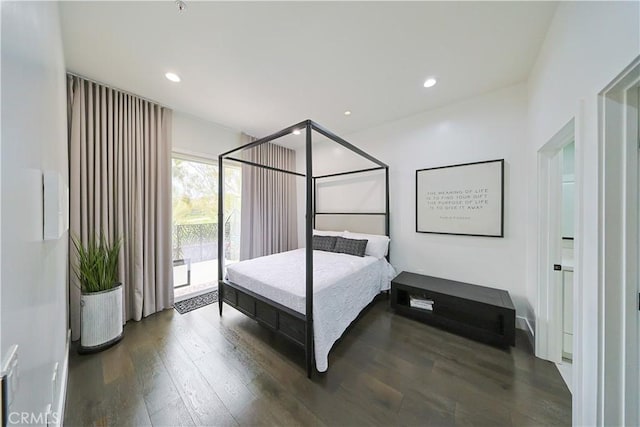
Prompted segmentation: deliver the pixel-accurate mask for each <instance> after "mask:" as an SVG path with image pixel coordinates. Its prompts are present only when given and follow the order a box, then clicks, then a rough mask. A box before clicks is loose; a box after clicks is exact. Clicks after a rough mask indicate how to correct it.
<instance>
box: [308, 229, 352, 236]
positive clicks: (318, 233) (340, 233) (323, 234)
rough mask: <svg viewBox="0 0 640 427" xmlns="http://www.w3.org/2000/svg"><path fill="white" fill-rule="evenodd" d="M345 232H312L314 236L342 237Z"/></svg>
mask: <svg viewBox="0 0 640 427" xmlns="http://www.w3.org/2000/svg"><path fill="white" fill-rule="evenodd" d="M344 233H346V231H329V230H326V231H325V230H313V235H314V236H340V237H344Z"/></svg>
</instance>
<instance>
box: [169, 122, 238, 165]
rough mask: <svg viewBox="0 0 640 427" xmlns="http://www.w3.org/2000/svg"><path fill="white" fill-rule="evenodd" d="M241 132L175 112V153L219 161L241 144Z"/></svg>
mask: <svg viewBox="0 0 640 427" xmlns="http://www.w3.org/2000/svg"><path fill="white" fill-rule="evenodd" d="M240 135H241V133H240V131H238V130H234V129H230V128H227V127H224V126H222V125H218V124H216V123H213V122H209V121H206V120H203V119H200V118H198V117H195V116H192V115H189V114H186V113H182V112H180V111H174V112H173V129H172V137H173V142H172V144H173V151H174V152H179V153H183V154H191V155H194V156H198V157H204V158H209V159H214V160H215V161H216V162H217V161H218V155H219V154H221V153H223V152H225V151H227V150H230V149H232V148H234V147H237V146H238V145H239V144H240Z"/></svg>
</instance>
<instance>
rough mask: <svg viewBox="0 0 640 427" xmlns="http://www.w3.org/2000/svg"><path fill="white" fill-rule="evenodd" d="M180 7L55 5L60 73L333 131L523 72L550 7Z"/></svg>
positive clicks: (204, 107)
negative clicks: (168, 75)
mask: <svg viewBox="0 0 640 427" xmlns="http://www.w3.org/2000/svg"><path fill="white" fill-rule="evenodd" d="M187 3H188V7H187V9H186V10H185V11H184V12H182V13H179V12H178V10H177V7H176V5H175V3H174V2H173V1H163V2H93V1H91V2H64V3H62V4H61V15H62V27H63V40H64V46H65V55H66V62H67V67H68V69H69V70H70V71H73V72H76V73H79V74H82V75H85V76H87V77H89V78H92V79H95V80H98V81H101V82H104V83H108V84H110V85H113V86H115V87H119V88H121V89H124V90H127V91H130V92H133V93H136V94H139V95H141V96H144V97H147V98H151V99H153V100H156V101H158V102H160V103H163V104H165V105H168V106H170V107H172V108H174V109H176V110H181V111H184V112H188V113H191V114H194V115H196V116H200V117H202V118H205V119H208V120H211V121H214V122H217V123H220V124H222V125H226V126H228V127H231V128H234V129H239V130H244V131H247V132H249V133H252V134H254V135H257V136H261V135H265V134H268V133H271V132H273V131H276V130H278V129H280V128H282V127H284V126H287V125H290V124H293V123H296V122H298V121H301V120H303V119H306V118H312V119H314V120H315V121H317V122H318V123H321V124H322V125H324V126H326V127H327V128H329V129H331V130H333V131H335V132H337V133H342V134H347V133H349V132H353V131H356V130H360V129H364V128H367V127H371V126H374V125H377V124H381V123H383V122H386V121H389V120H393V119H398V118H401V117H406V116H409V115H411V114H414V113H418V112H420V111H424V110H427V109H431V108H434V107H438V106H441V105H444V104H448V103H451V102H454V101H456V100H460V99H464V98H468V97H470V96H474V95H478V94H481V93H485V92H488V91H491V90H494V89H497V88H500V87H505V86H508V85H511V84H515V83H518V82H522V81H524V80H526V78H527V76H528V74H529V71H530V69H531V67H532V65H533V63H534V60H535V58H536V55H537V53H538V50H539V48H540V45H541V44H542V41H543V39H544V36H545V34H546V31H547V28H548V25H549V23H550V20H551V17H552V15H553V13H554V11H555V7H556V4H555V3H549V2H406V3H405V2H371V3H369V2H277V3H276V2H194V1H187ZM167 71H174V72H176V73H178V74H179V75H180V76H181V77H182V82H181V83H178V84H175V83H171V82H169V81H168V80H166V79H165V78H164V73H165V72H167ZM429 76H436V77H437V78H438V84H437V85H436V86H435V87H433V88H430V89H425V88H423V87H422V84H423V82H424V80H425V79H426V78H427V77H429ZM347 109H348V110H351V111H353V114H352V115H351V116H349V117H346V116H344V114H343V113H344V111H345V110H347Z"/></svg>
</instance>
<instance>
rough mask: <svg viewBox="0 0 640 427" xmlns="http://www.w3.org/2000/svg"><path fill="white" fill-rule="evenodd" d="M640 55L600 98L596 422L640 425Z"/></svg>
mask: <svg viewBox="0 0 640 427" xmlns="http://www.w3.org/2000/svg"><path fill="white" fill-rule="evenodd" d="M639 86H640V56H638V57H637V58H636V59H635V60H634V61H633V62H632V63H631V64H630V65H629V66H628V67H627V68H626V69H625V70H624V71H623V72H622V73H620V75H618V77H616V78H615V79H614V80H613V81H612V82H611V83H610V84H609V85H608V86H607V87H606V88H605V89H604V90H603V91H602V92H600V94H599V97H598V118H599V124H600V126H599V128H600V129H599V130H600V132H599V141H598V145H599V146H598V149H599V156H600V159H601V160H600V170H599V180H598V181H599V188H598V196H599V202H598V204H599V221H598V225H599V230H598V234H599V239H598V240H599V244H598V267H599V271H600V272H601V273H600V275H599V277H598V301H599V306H598V348H599V354H598V356H599V357H598V359H599V362H598V378H599V381H598V408H597V409H598V424H601V425H639V424H640V410H639V409H638V406H639V405H638V395H639V394H638V392H639V391H640V369H639V368H638V365H639V363H640V354H639V349H638V346H639V345H640V342H639V340H640V338H639V333H640V331H639V329H640V327H639V325H638V322H639V321H640V317H639V311H638V292H639V287H638V283H639V279H640V273H639V266H638V263H639V255H640V234H639V232H640V230H639V228H640V227H639V226H638V221H639V219H640V216H639V210H640V208H639V205H640V196H639V195H638V192H639V190H640V181H639V179H640V177H639V176H638V175H639V174H638V167H639V158H638V144H639V135H638V121H639V118H638V102H639V100H638V98H639V94H638V87H639Z"/></svg>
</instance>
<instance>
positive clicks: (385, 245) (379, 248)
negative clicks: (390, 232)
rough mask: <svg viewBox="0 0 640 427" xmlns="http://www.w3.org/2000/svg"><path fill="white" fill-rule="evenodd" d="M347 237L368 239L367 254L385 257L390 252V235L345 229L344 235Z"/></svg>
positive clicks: (365, 252) (365, 251) (379, 257)
mask: <svg viewBox="0 0 640 427" xmlns="http://www.w3.org/2000/svg"><path fill="white" fill-rule="evenodd" d="M343 237H346V238H347V239H367V240H368V242H367V248H366V249H365V250H364V254H365V255H369V256H374V257H376V258H378V259H381V258H384V257H385V256H386V255H387V253H389V241H390V239H389V237H388V236H381V235H380V234H360V233H351V232H350V231H345V232H344V236H343Z"/></svg>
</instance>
